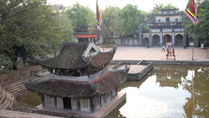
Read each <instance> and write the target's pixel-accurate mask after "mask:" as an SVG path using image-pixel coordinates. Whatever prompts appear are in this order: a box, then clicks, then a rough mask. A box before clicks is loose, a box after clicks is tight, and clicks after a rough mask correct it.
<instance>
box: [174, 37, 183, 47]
mask: <svg viewBox="0 0 209 118" xmlns="http://www.w3.org/2000/svg"><path fill="white" fill-rule="evenodd" d="M175 45H176V46H183V35H182V34H177V35H176V36H175Z"/></svg>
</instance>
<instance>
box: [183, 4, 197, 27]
mask: <svg viewBox="0 0 209 118" xmlns="http://www.w3.org/2000/svg"><path fill="white" fill-rule="evenodd" d="M184 12H185V13H186V14H187V16H189V18H190V19H191V20H192V21H193V23H194V24H197V23H198V21H199V17H198V14H197V5H196V3H195V0H189V1H188V4H187V6H186V9H185V11H184Z"/></svg>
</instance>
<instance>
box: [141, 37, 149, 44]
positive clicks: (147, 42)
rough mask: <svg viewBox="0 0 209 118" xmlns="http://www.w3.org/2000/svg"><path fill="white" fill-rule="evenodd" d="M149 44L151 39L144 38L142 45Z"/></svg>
mask: <svg viewBox="0 0 209 118" xmlns="http://www.w3.org/2000/svg"><path fill="white" fill-rule="evenodd" d="M147 44H149V39H148V38H147V37H145V38H143V39H142V46H147Z"/></svg>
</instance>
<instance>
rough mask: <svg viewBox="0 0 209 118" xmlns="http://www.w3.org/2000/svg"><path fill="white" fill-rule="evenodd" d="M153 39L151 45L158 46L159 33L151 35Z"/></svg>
mask: <svg viewBox="0 0 209 118" xmlns="http://www.w3.org/2000/svg"><path fill="white" fill-rule="evenodd" d="M152 40H153V44H152V45H153V46H160V36H159V35H156V34H155V35H153V37H152Z"/></svg>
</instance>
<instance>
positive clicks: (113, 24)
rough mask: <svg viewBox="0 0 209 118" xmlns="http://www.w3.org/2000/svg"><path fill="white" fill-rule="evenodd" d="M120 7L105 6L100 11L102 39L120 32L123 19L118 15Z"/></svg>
mask: <svg viewBox="0 0 209 118" xmlns="http://www.w3.org/2000/svg"><path fill="white" fill-rule="evenodd" d="M119 13H120V8H118V7H111V6H109V7H106V9H105V11H104V12H103V13H102V20H103V23H102V37H103V38H104V39H108V38H113V35H114V34H121V33H122V24H123V23H122V22H123V20H121V19H120V17H119Z"/></svg>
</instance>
